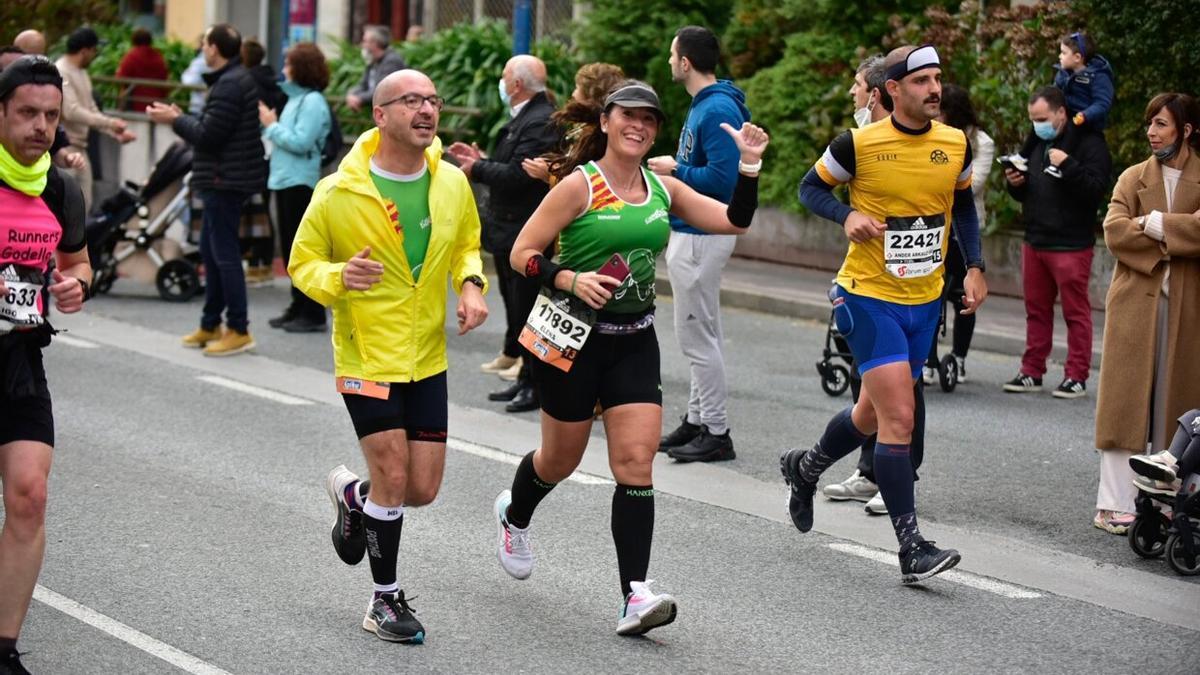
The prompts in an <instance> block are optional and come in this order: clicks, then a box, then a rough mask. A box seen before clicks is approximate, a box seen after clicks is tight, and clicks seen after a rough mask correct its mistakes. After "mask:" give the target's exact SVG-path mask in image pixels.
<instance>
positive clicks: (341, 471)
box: [325, 464, 367, 565]
mask: <svg viewBox="0 0 1200 675" xmlns="http://www.w3.org/2000/svg"><path fill="white" fill-rule="evenodd" d="M356 480H358V476H357V475H355V473H354V472H353V471H351V470H350V469H347V468H346V465H345V464H339V465H337V466H335V467H333V469H332V470H331V471H330V472H329V475H328V476H326V478H325V492H326V493H327V494H328V495H329V500H330V501H332V502H333V508H334V510H335V511H336V515H335V516H334V520H333V530H332V531H331V532H330V536H331V537H332V538H333V550H334V551H337V554H338V557H339V558H341V559H342V562H344V563H346V564H347V565H357V564H358V563H359V562H361V561H362V559H363V556H364V555H366V553H367V533H366V530H365V528H364V527H363V514H362V511H359V510H358V509H354V508H350V505H349V504H347V503H346V486H347V485H349V484H351V483H353V482H354V481H356Z"/></svg>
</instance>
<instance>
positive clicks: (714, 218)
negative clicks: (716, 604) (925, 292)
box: [495, 80, 768, 635]
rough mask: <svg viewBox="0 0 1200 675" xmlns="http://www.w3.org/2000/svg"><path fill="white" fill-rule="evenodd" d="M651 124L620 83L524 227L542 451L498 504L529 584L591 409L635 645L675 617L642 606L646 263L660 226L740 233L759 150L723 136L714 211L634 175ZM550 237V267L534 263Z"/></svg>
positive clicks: (541, 260) (501, 530)
mask: <svg viewBox="0 0 1200 675" xmlns="http://www.w3.org/2000/svg"><path fill="white" fill-rule="evenodd" d="M662 121H663V114H662V110H661V107H660V106H659V102H658V95H657V94H655V92H654V90H653V89H652V88H650V87H649V86H648V85H646V84H644V83H642V82H637V81H632V80H630V81H627V82H625V83H623V84H622V86H620V87H618V88H617V89H615V90H614V91H613V92H612V93H610V94H609V95H608V97H607V98H606V99H605V101H604V106H603V111H602V112H601V113H600V114H599V115H598V116H597V119H595V120H594V121H593V122H592V124H590V125H589V126H588V127H587V128H586V129H584V131H583V133H582V134H581V136H580V139H579V144H580V147H581V148H582V150H583V151H582V152H580V153H579V154H578V155H575V157H574V159H575V165H574V166H573V167H571V168H572V171H571V172H570V175H568V176H567V177H566V178H564V179H563V180H562V181H561V182H560V183H558V185H556V186H555V187H554V189H553V190H551V191H550V194H548V195H547V196H546V198H545V200H543V201H542V204H541V206H540V207H538V210H537V211H536V212H534V214H533V216H532V217H531V218H530V219H529V222H528V223H526V225H525V228H524V229H523V230H522V231H521V234H520V236H518V237H517V241H516V244H515V245H514V246H513V252H512V257H511V259H510V262H511V263H512V266H513V269H515V270H518V271H523V272H524V274H525V276H527V277H536V278H537V279H539V280H540V281H541V283H542V286H543V287H544V290H543V292H542V295H541V296H539V299H538V302H537V304H536V305H535V307H534V310H533V312H532V313H531V314H530V315H529V320H528V322H527V324H526V327H525V331H524V332H523V334H522V340H523V341H524V342H525V344H526V346H527V347H528V348H529V349H530V351H532V352H533V353H534V354H535V355H537V356H538V357H539V358H541V359H542V360H541V361H538V362H536V363H535V364H534V367H535V368H537V369H538V370H539V374H538V379H539V381H540V382H542V447H541V448H539V449H538V450H536V451H534V452H531V453H529V454H528V455H526V456H525V458H524V459H523V460H522V461H521V464H520V465H519V466H518V467H517V473H516V476H515V477H514V478H513V484H512V490H511V491H509V490H505V491H503V492H501V493H500V496H499V497H497V498H496V503H495V518H496V522H497V527H498V537H499V541H498V544H497V545H498V555H499V558H500V564H501V566H503V567H504V570H505V571H506V572H508V573H509V574H510V575H512V576H513V577H515V578H517V579H525V578H527V577H529V575H530V573H531V572H532V571H533V562H534V560H533V550H532V548H531V545H530V539H529V521H530V519H531V518H532V516H533V511H534V509H535V508H537V505H538V502H540V501H541V500H542V499H543V498H545V496H546V495H548V494H549V493H550V491H551V490H552V489H553V488H554V486H555V484H557V483H558V482H559V481H561V480H563V479H565V478H566V477H567V476H570V475H571V473H572V472H573V471H574V470H575V467H577V466H578V465H579V461H580V459H581V458H582V457H583V451H584V448H586V447H587V442H588V437H589V434H590V432H591V428H592V410H593V406H594V405H595V403H596V401H597V399H598V400H599V401H600V404H601V406H603V408H604V428H605V432H606V435H607V438H608V457H609V465H610V467H611V468H612V473H613V477H615V478H616V481H617V487H616V492H615V493H614V494H613V501H612V534H613V540H614V542H615V543H616V548H617V566H618V568H619V571H620V579H621V592H622V593H623V595H624V605H623V607H622V610H621V615H620V618H619V620H618V622H617V633H618V634H621V635H640V634H642V633H645V632H646V631H648V630H650V629H651V628H654V627H656V626H661V625H664V624H668V623H670V622H672V621H674V620H675V614H676V607H675V600H674V598H672V597H671V596H669V595H660V594H656V593H654V592H653V591H651V590H650V588H649V585H650V583H651V582H649V581H647V580H646V569H647V568H648V567H649V565H650V540H651V536H652V534H653V531H654V486H653V480H652V477H651V465H652V463H653V461H654V455H655V453H656V452H657V450H658V435H659V430H660V429H661V425H662V390H661V381H660V377H659V353H658V339H657V337H656V336H655V333H654V260H655V258H656V257H657V256H658V254H659V253H660V252H661V251H662V249H663V247H665V246H666V244H667V237H668V235H669V233H670V227H669V225H668V218H667V215H668V213H671V214H674V215H677V216H679V217H681V218H683V219H684V220H686V221H687V222H689V223H693V224H695V225H696V226H697V227H700V228H702V229H704V230H706V231H710V232H715V233H722V234H740V233H742V232H745V231H746V228H747V227H749V226H750V220H751V218H752V217H753V215H754V210H755V208H756V207H757V202H758V172H759V170H760V169H761V168H762V162H761V157H762V153H763V150H764V149H766V147H767V140H768V139H767V134H766V133H765V132H763V130H762V129H761V128H759V127H756V126H754V125H753V124H744V125H742V128H741V129H740V130H734V129H733V128H732V127H729V126H728V125H723V127H724V128H725V131H726V132H728V133H729V134H730V135H731V136H732V137H733V139H734V141H735V142H736V143H737V147H738V150H739V152H740V153H741V165H740V167H739V175H738V182H737V187H736V189H735V191H734V194H733V199H732V201H731V203H730V204H729V206H728V207H726V206H725V205H724V204H722V203H720V202H718V201H716V200H714V199H710V198H708V197H705V196H703V195H701V194H699V193H697V192H695V191H693V190H692V189H691V188H689V187H687V186H686V185H684V184H683V183H682V182H680V181H678V180H676V179H674V178H672V177H670V176H655V175H654V174H652V173H650V172H649V171H647V170H646V169H644V168H642V161H643V159H644V158H645V156H646V153H647V152H649V150H650V146H651V145H653V144H654V137H655V135H656V134H657V133H658V129H659V126H660V125H661V124H662ZM555 237H560V244H561V254H560V259H559V262H558V263H557V264H556V263H554V262H551V261H550V260H547V259H546V258H545V257H544V256H543V255H541V251H544V250H545V249H546V247H547V246H549V245H550V243H551V242H552V241H553V240H554V238H555Z"/></svg>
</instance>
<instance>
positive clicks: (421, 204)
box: [371, 161, 431, 281]
mask: <svg viewBox="0 0 1200 675" xmlns="http://www.w3.org/2000/svg"><path fill="white" fill-rule="evenodd" d="M371 181H372V182H374V183H375V189H377V190H379V194H380V196H382V197H383V204H384V206H386V207H387V211H388V215H389V216H391V218H392V227H394V228H396V232H397V233H400V234H401V236H403V237H404V257H405V258H407V259H408V267H409V269H410V270H412V277H413V281H416V280H418V279H420V278H421V266H422V265H424V264H425V253H426V251H428V250H429V231H430V223H431V221H430V219H429V167H428V166H426V167H425V168H423V169H421V172H420V173H419V174H415V175H411V176H402V175H400V174H395V173H391V172H388V171H384V170H383V169H380V168H379V167H377V166H375V162H374V161H372V162H371Z"/></svg>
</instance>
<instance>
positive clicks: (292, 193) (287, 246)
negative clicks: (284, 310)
mask: <svg viewBox="0 0 1200 675" xmlns="http://www.w3.org/2000/svg"><path fill="white" fill-rule="evenodd" d="M274 192H275V211H276V213H277V214H278V216H279V249H280V252H281V253H282V254H283V265H284V267H286V266H287V265H288V263H289V262H290V261H291V259H292V242H294V241H296V231H297V230H299V229H300V219H301V218H303V217H304V210H305V209H307V208H308V202H309V201H311V200H312V194H313V191H312V188H310V187H308V186H307V185H296V186H293V187H288V188H284V189H282V190H275V191H274ZM291 309H292V310H293V311H294V312H295V314H296V316H297V317H304V318H307V319H310V320H312V321H315V322H317V323H325V308H324V307H323V306H322V305H321V303H319V302H317V301H316V300H313V299H312V298H310V297H308V296H307V295H305V294H304V293H302V292H300V289H298V288H296V286H295V284H293V285H292V304H291Z"/></svg>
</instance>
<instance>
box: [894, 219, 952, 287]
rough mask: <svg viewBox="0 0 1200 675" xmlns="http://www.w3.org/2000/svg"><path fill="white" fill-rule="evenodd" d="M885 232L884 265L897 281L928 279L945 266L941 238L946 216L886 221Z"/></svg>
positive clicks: (944, 228)
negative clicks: (914, 278) (916, 278)
mask: <svg viewBox="0 0 1200 675" xmlns="http://www.w3.org/2000/svg"><path fill="white" fill-rule="evenodd" d="M886 222H887V231H885V232H884V233H883V264H884V267H886V268H887V271H888V274H891V275H892V276H894V277H896V278H897V279H908V278H912V277H924V276H929V275H930V274H932V273H933V271H934V270H936V269H937V268H939V267H941V266H942V237H943V236H945V232H946V217H945V216H944V215H940V214H939V215H936V216H910V217H906V218H901V217H890V218H887V220H886Z"/></svg>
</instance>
